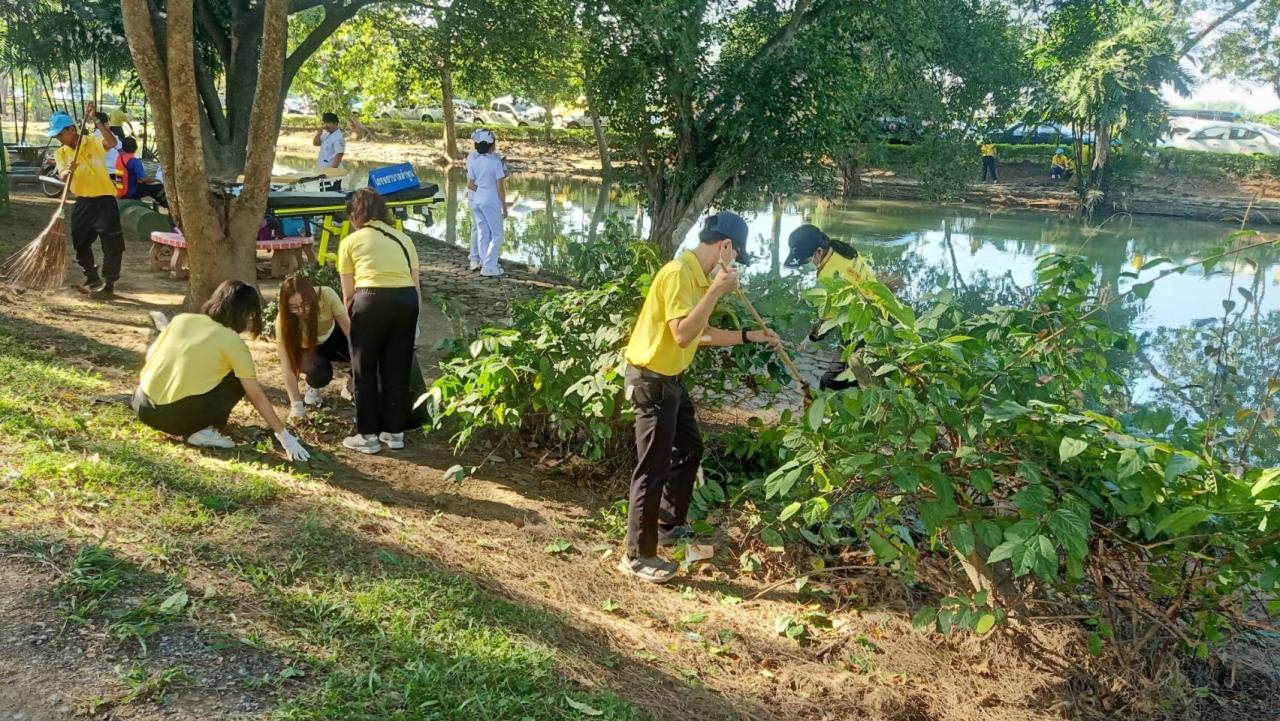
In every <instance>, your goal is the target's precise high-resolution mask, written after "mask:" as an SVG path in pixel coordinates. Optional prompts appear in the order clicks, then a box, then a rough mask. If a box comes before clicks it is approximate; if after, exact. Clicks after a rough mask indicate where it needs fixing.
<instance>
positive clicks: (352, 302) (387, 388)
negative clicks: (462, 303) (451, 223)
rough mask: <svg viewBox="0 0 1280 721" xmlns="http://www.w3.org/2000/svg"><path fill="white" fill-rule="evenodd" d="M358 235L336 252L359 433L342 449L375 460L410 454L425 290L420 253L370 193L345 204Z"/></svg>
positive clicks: (378, 197)
mask: <svg viewBox="0 0 1280 721" xmlns="http://www.w3.org/2000/svg"><path fill="white" fill-rule="evenodd" d="M347 217H348V218H349V219H350V220H351V225H352V227H354V228H356V231H355V232H354V233H352V234H351V235H348V236H347V237H346V239H345V240H343V241H342V245H340V246H338V275H339V276H340V277H341V278H342V299H343V301H344V302H345V303H346V305H347V308H349V309H350V313H351V373H352V375H353V376H354V377H355V381H356V432H355V434H353V435H351V436H348V437H347V438H345V439H343V441H342V445H344V446H346V447H347V448H350V449H351V450H353V451H358V452H360V453H377V452H379V451H381V450H382V444H384V443H385V444H386V445H387V448H390V449H392V450H398V449H401V448H404V429H405V428H406V427H407V426H408V425H409V414H410V408H411V406H410V399H409V379H410V375H411V374H412V372H413V344H414V340H415V339H416V336H417V331H418V308H419V307H420V306H421V304H422V290H421V288H420V286H419V285H418V251H417V248H415V247H414V246H413V241H412V240H410V239H409V236H407V235H405V234H404V233H402V232H400V231H399V230H396V229H395V228H393V227H392V226H391V225H390V224H389V223H388V222H387V220H388V218H389V216H388V215H387V202H386V201H385V200H384V199H383V198H382V196H381V195H378V193H377V191H375V190H373V189H372V188H361V189H360V190H357V191H356V192H354V193H352V194H351V198H350V200H348V201H347Z"/></svg>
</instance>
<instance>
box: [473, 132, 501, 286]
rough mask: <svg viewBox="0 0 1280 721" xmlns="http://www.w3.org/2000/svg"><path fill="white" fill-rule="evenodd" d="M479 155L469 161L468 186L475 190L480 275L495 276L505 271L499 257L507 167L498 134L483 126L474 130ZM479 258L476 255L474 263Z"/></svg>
mask: <svg viewBox="0 0 1280 721" xmlns="http://www.w3.org/2000/svg"><path fill="white" fill-rule="evenodd" d="M471 140H472V141H473V142H474V143H475V146H476V155H475V157H474V158H470V159H469V160H468V161H467V188H468V189H469V190H472V191H474V195H473V196H472V198H471V222H472V223H474V224H475V227H476V228H478V229H479V234H478V235H476V236H475V245H476V250H477V251H478V253H477V255H478V256H479V257H478V260H479V262H480V275H482V276H485V277H486V278H496V277H498V276H501V275H502V266H501V265H499V264H498V258H499V257H500V256H501V254H502V233H503V229H502V224H503V219H504V218H506V217H507V191H506V188H505V187H504V185H503V182H502V180H503V178H505V177H507V168H506V166H505V165H504V164H503V162H502V158H500V157H499V156H498V153H497V152H496V151H495V149H494V146H495V145H496V144H497V142H498V141H497V138H495V137H494V135H493V131H492V130H488V129H485V128H480V129H478V130H476V131H475V132H474V133H472V134H471ZM476 260H477V258H475V257H473V258H472V262H473V263H474V262H475V261H476Z"/></svg>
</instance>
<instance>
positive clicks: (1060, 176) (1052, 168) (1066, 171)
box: [1049, 148, 1076, 180]
mask: <svg viewBox="0 0 1280 721" xmlns="http://www.w3.org/2000/svg"><path fill="white" fill-rule="evenodd" d="M1075 167H1076V164H1075V161H1073V160H1072V159H1071V158H1069V157H1067V150H1066V148H1058V149H1057V151H1056V152H1055V153H1054V154H1053V160H1051V161H1050V162H1049V177H1050V178H1052V179H1054V180H1070V179H1071V174H1072V173H1073V172H1075Z"/></svg>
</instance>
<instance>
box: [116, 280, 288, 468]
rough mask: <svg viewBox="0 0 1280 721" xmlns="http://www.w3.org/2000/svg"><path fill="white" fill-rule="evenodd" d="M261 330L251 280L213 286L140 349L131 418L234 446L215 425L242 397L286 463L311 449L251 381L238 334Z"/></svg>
mask: <svg viewBox="0 0 1280 721" xmlns="http://www.w3.org/2000/svg"><path fill="white" fill-rule="evenodd" d="M261 330H262V298H261V296H259V295H258V291H257V290H256V289H255V288H254V287H253V286H251V285H248V284H247V283H244V282H241V281H238V280H228V281H226V282H224V283H223V284H222V285H220V286H218V288H217V290H215V291H213V295H212V296H210V298H209V300H207V301H205V304H204V306H202V307H201V308H200V312H199V313H181V314H179V315H178V316H176V317H175V318H174V319H173V320H172V321H170V323H169V325H168V326H167V327H165V329H164V330H163V331H162V332H161V333H160V337H159V338H156V342H155V343H154V344H153V345H152V346H151V348H150V349H149V350H148V351H147V362H146V364H145V365H143V367H142V379H141V381H140V383H139V385H138V390H137V391H135V392H134V394H133V403H132V404H131V405H132V406H133V410H134V411H135V412H136V413H137V414H138V420H140V421H142V422H143V423H145V424H146V425H148V426H151V427H152V428H154V429H156V430H158V431H161V432H163V433H168V434H170V435H174V436H183V437H185V438H186V439H187V443H189V444H191V445H193V446H199V447H202V448H235V446H236V443H235V441H233V440H231V439H230V438H227V437H226V436H224V435H223V434H222V433H221V432H220V429H222V428H223V427H225V426H226V425H227V419H229V418H230V417H231V409H232V408H234V407H235V405H236V403H239V402H240V399H241V398H244V397H245V396H248V397H249V402H250V403H252V404H253V407H254V408H256V409H257V411H258V415H260V416H262V420H264V421H266V422H267V425H268V426H270V427H271V430H272V431H274V432H275V435H276V440H278V441H280V445H281V446H283V447H284V452H285V454H286V455H287V456H288V457H289V460H291V461H305V460H307V459H308V458H310V457H311V454H310V453H309V452H308V451H307V449H306V448H304V447H303V445H302V444H301V443H299V442H298V439H297V438H295V437H294V436H293V434H292V433H290V432H289V431H288V430H286V429H285V427H284V424H283V423H281V422H280V418H279V417H277V416H276V412H275V409H274V408H272V407H271V401H269V400H267V395H266V393H264V392H263V390H262V385H261V384H259V383H258V379H257V378H258V374H257V370H256V369H255V368H254V365H253V355H252V354H250V353H249V346H248V345H246V344H245V342H244V339H243V338H241V337H240V334H241V333H244V332H246V331H247V332H249V333H250V334H251V335H253V336H257V335H258V333H259V332H260V331H261Z"/></svg>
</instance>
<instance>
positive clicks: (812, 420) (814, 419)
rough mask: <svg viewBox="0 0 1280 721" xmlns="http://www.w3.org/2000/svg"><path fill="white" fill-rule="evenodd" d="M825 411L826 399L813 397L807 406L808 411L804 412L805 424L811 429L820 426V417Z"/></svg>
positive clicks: (813, 429)
mask: <svg viewBox="0 0 1280 721" xmlns="http://www.w3.org/2000/svg"><path fill="white" fill-rule="evenodd" d="M826 412H827V399H826V398H824V397H823V396H818V397H817V398H814V399H813V404H812V405H810V406H809V411H808V412H807V413H806V414H805V425H806V426H807V427H808V428H809V430H811V431H816V430H819V429H821V428H822V418H823V416H824V415H825V414H826Z"/></svg>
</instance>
